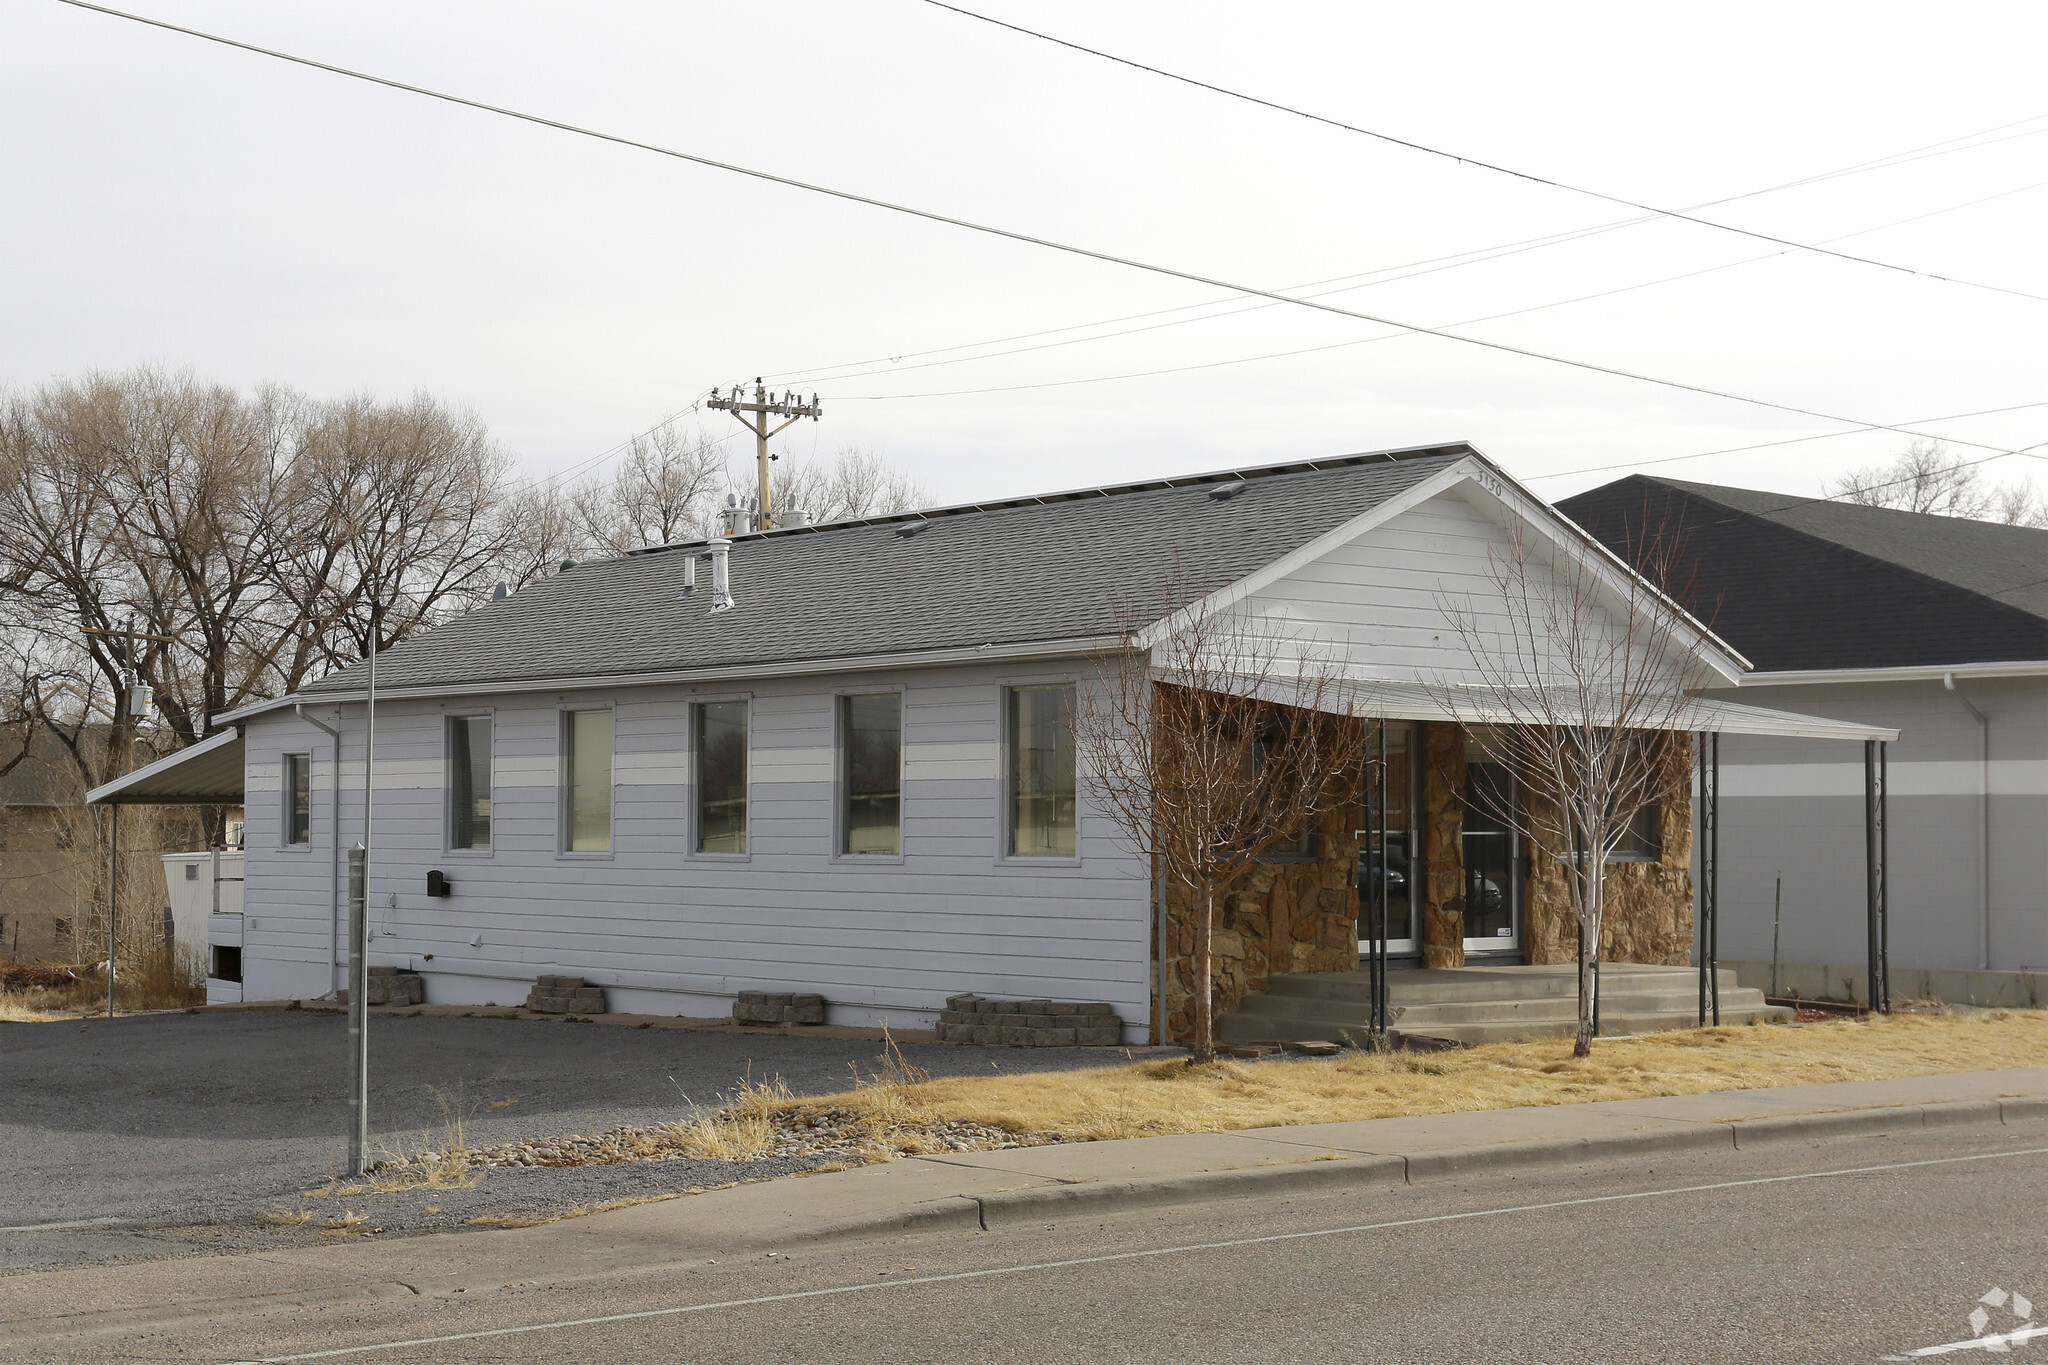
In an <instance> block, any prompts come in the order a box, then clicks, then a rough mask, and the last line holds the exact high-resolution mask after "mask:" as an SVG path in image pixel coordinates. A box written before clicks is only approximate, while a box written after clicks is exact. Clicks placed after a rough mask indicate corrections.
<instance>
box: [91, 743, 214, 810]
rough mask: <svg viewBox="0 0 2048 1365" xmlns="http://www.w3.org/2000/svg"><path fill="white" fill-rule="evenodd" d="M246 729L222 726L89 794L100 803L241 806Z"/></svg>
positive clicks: (92, 800) (92, 802)
mask: <svg viewBox="0 0 2048 1365" xmlns="http://www.w3.org/2000/svg"><path fill="white" fill-rule="evenodd" d="M242 749H243V746H242V732H241V731H240V730H238V729H237V730H223V731H221V732H220V733H219V734H217V735H215V736H213V737H212V738H211V739H202V740H201V741H199V743H197V744H194V745H193V746H192V747H191V748H189V749H180V750H178V752H176V753H174V754H169V755H166V756H165V757H163V758H160V759H158V760H157V761H156V762H154V763H151V764H147V765H145V766H143V767H140V768H137V769H136V770H135V771H134V772H132V773H129V774H128V775H127V776H126V777H117V778H115V779H114V780H113V781H112V782H108V783H106V784H105V785H103V786H98V787H94V788H93V789H92V790H91V791H89V792H87V793H86V794H85V800H86V804H87V805H93V806H99V805H107V806H239V805H241V804H242V803H243V802H242V794H243V793H242Z"/></svg>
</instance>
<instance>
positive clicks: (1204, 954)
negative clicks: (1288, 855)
mask: <svg viewBox="0 0 2048 1365" xmlns="http://www.w3.org/2000/svg"><path fill="white" fill-rule="evenodd" d="M1215 928H1216V888H1215V887H1214V886H1212V885H1211V884H1210V883H1208V882H1207V881H1204V882H1203V883H1202V890H1201V897H1200V904H1199V906H1198V907H1197V909H1196V913H1195V1039H1194V1049H1195V1061H1196V1062H1197V1063H1202V1062H1213V1061H1215V1060H1216V980H1215V971H1216V968H1215V953H1214V946H1215Z"/></svg>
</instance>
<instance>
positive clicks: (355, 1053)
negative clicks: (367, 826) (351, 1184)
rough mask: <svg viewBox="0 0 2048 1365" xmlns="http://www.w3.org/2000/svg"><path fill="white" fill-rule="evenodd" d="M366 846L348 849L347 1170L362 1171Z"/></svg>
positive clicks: (366, 1103)
mask: <svg viewBox="0 0 2048 1365" xmlns="http://www.w3.org/2000/svg"><path fill="white" fill-rule="evenodd" d="M368 867H369V850H368V849H366V848H364V847H363V846H362V845H361V844H357V845H356V846H355V847H354V848H352V849H350V850H349V851H348V1173H349V1174H350V1175H352V1176H359V1175H361V1174H363V1170H364V1167H365V1166H366V1165H367V1163H368V1161H369V1149H370V1033H369V1028H368V1025H369V1022H370V951H369V950H370V943H369V921H370V917H369V914H368V912H367V908H366V906H365V900H366V897H365V895H364V890H365V888H364V883H365V881H366V880H367V877H366V876H365V874H366V873H367V871H368Z"/></svg>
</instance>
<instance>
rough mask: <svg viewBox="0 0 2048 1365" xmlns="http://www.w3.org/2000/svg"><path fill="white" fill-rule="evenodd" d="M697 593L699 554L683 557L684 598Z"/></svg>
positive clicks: (693, 553) (694, 553)
mask: <svg viewBox="0 0 2048 1365" xmlns="http://www.w3.org/2000/svg"><path fill="white" fill-rule="evenodd" d="M696 591H697V552H696V551H695V550H692V551H690V553H688V554H686V555H684V556H683V596H685V597H689V596H691V595H692V594H694V593H695V592H696Z"/></svg>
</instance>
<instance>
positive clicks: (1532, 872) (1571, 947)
mask: <svg viewBox="0 0 2048 1365" xmlns="http://www.w3.org/2000/svg"><path fill="white" fill-rule="evenodd" d="M1663 760H1664V762H1665V763H1667V764H1669V765H1670V767H1669V769H1668V770H1667V771H1666V773H1665V791H1666V792H1667V793H1669V794H1668V795H1667V796H1666V798H1665V799H1664V800H1663V801H1662V802H1660V803H1659V806H1658V830H1657V857H1656V859H1655V860H1654V861H1649V862H1613V863H1609V864H1608V865H1607V894H1606V905H1605V907H1604V909H1603V910H1602V911H1601V915H1600V960H1601V961H1603V962H1645V963H1651V964H1662V965H1665V966H1684V965H1685V964H1687V963H1689V962H1691V961H1692V939H1693V914H1692V837H1693V834H1692V828H1693V822H1692V782H1691V777H1692V761H1693V739H1692V736H1691V735H1683V734H1681V735H1670V736H1667V737H1666V738H1665V740H1664V746H1663ZM1527 799H1529V800H1530V801H1531V803H1532V806H1533V802H1534V799H1535V798H1534V797H1533V795H1532V796H1530V797H1529V798H1527ZM1530 814H1531V816H1532V817H1533V822H1534V823H1536V824H1538V825H1540V826H1550V827H1554V826H1555V825H1556V824H1557V823H1558V821H1557V819H1556V817H1555V816H1554V815H1552V814H1551V813H1549V812H1548V811H1542V810H1536V809H1532V810H1531V811H1530ZM1534 853H1535V856H1534V857H1532V858H1530V859H1529V880H1528V882H1527V888H1528V894H1527V896H1526V897H1525V900H1524V917H1523V918H1524V928H1523V947H1522V953H1523V957H1524V959H1525V960H1527V961H1529V962H1576V961H1578V960H1579V920H1578V916H1577V914H1575V913H1574V912H1573V910H1572V893H1571V888H1570V887H1569V886H1568V885H1566V883H1565V864H1564V862H1563V860H1562V859H1560V858H1559V857H1558V856H1557V854H1556V852H1555V851H1554V850H1553V849H1551V848H1549V847H1548V846H1547V845H1539V847H1538V848H1537V849H1535V850H1534Z"/></svg>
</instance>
